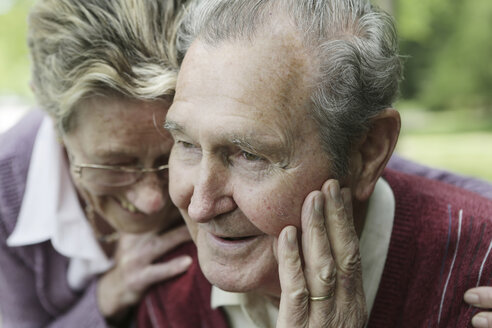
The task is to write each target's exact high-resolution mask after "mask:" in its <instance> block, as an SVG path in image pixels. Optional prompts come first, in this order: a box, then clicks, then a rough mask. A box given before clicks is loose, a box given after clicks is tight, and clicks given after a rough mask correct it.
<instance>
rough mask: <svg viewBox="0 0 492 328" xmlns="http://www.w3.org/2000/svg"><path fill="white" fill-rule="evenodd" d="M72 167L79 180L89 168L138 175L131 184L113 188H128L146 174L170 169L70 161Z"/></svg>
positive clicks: (165, 165) (166, 165)
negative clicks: (84, 169) (83, 171)
mask: <svg viewBox="0 0 492 328" xmlns="http://www.w3.org/2000/svg"><path fill="white" fill-rule="evenodd" d="M70 166H71V167H72V169H73V173H74V174H76V175H77V177H78V178H82V169H83V168H89V169H103V170H111V171H119V172H126V173H137V174H138V177H137V179H136V180H135V181H134V182H132V183H129V184H124V185H120V186H111V187H115V188H118V187H126V186H131V185H132V184H134V183H136V182H137V181H138V180H139V178H140V176H141V175H142V174H144V173H152V172H160V171H163V170H165V169H168V168H169V164H164V165H159V166H158V167H155V168H136V167H128V166H118V165H103V164H85V163H83V164H75V163H73V162H72V161H70Z"/></svg>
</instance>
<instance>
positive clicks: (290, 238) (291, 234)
mask: <svg viewBox="0 0 492 328" xmlns="http://www.w3.org/2000/svg"><path fill="white" fill-rule="evenodd" d="M296 234H297V230H296V228H295V227H289V228H287V242H288V243H289V245H290V246H294V245H295V243H296V238H297V236H296Z"/></svg>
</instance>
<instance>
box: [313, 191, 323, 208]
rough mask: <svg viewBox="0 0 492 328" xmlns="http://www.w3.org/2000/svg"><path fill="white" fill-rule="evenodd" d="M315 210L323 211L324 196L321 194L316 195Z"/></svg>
mask: <svg viewBox="0 0 492 328" xmlns="http://www.w3.org/2000/svg"><path fill="white" fill-rule="evenodd" d="M314 210H315V211H316V212H319V213H323V197H322V195H321V194H318V195H316V196H314Z"/></svg>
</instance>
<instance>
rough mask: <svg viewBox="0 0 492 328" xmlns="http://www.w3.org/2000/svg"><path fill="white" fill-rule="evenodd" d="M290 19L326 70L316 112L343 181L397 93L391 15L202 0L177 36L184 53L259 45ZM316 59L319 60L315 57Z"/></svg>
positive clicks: (341, 5)
mask: <svg viewBox="0 0 492 328" xmlns="http://www.w3.org/2000/svg"><path fill="white" fill-rule="evenodd" d="M280 15H282V16H285V17H288V19H290V22H291V23H292V25H293V26H294V27H295V28H296V29H297V30H298V32H299V33H300V35H301V38H302V40H303V42H304V46H305V47H306V49H308V50H310V53H312V54H313V56H316V57H313V59H314V58H316V62H319V63H320V66H319V80H318V81H317V84H316V85H315V88H314V92H313V94H312V95H311V101H312V106H311V108H312V115H313V118H314V120H315V121H316V123H317V124H318V126H319V130H320V135H321V139H322V146H323V149H324V150H325V151H326V152H327V153H328V155H329V156H330V158H331V160H332V166H333V167H332V169H333V172H334V174H335V175H336V176H337V177H343V176H345V175H346V174H348V167H349V163H348V161H349V157H350V152H351V150H352V147H353V146H354V144H355V143H356V142H357V141H358V140H359V138H360V137H361V136H362V135H363V134H364V133H365V132H366V131H367V130H368V129H369V127H370V124H371V118H373V117H375V116H376V115H377V114H378V113H379V112H380V111H382V110H383V109H385V108H389V107H391V105H392V103H393V102H394V101H395V99H396V97H397V94H398V84H399V81H400V79H401V71H402V66H401V61H400V57H399V55H398V42H397V36H396V29H395V26H394V23H393V20H392V18H391V17H390V16H389V15H387V14H386V13H384V12H382V11H380V10H378V9H377V8H376V7H374V6H372V5H371V4H370V3H369V1H366V0H201V1H199V2H198V3H196V4H195V5H193V6H192V7H190V10H189V12H188V13H187V15H186V17H185V19H184V23H183V24H182V25H181V28H180V30H179V32H178V50H179V51H180V52H181V54H184V53H185V52H186V50H187V49H188V48H189V46H190V45H191V43H192V42H193V41H194V40H195V39H200V40H201V41H203V42H205V43H207V44H209V45H212V46H213V45H218V44H220V43H221V42H226V41H237V40H249V41H254V38H255V36H256V35H258V33H265V31H267V30H266V29H265V28H268V24H272V23H274V22H273V18H274V17H279V16H280ZM313 62H314V60H313Z"/></svg>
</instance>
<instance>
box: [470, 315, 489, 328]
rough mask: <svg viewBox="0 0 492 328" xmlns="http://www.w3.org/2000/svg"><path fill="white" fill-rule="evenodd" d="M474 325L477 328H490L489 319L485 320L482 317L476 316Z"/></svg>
mask: <svg viewBox="0 0 492 328" xmlns="http://www.w3.org/2000/svg"><path fill="white" fill-rule="evenodd" d="M472 325H473V327H475V328H487V327H488V326H489V322H488V320H487V318H484V317H482V316H481V315H476V316H474V317H473V319H472Z"/></svg>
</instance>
